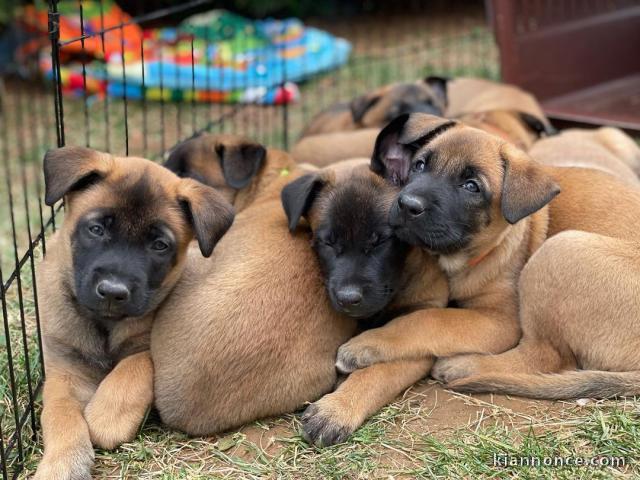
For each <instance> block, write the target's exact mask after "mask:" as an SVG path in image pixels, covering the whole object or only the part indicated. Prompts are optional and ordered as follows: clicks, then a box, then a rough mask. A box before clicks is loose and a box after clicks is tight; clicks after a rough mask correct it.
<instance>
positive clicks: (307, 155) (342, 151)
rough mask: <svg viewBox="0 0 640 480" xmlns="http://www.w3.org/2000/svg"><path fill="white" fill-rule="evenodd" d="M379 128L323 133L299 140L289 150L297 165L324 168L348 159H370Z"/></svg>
mask: <svg viewBox="0 0 640 480" xmlns="http://www.w3.org/2000/svg"><path fill="white" fill-rule="evenodd" d="M378 133H380V129H379V128H364V129H362V130H353V131H351V130H350V131H347V132H335V133H323V134H319V135H309V136H307V137H303V138H301V139H300V140H299V141H298V143H296V144H295V145H294V146H293V148H292V149H291V155H293V158H295V159H296V162H298V163H309V164H311V165H316V166H318V167H326V166H327V165H331V164H332V163H335V162H338V161H340V160H347V159H349V158H356V157H366V158H371V154H372V153H373V145H374V144H375V142H376V137H377V136H378Z"/></svg>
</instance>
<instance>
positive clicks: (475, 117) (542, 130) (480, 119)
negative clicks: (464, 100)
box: [456, 110, 555, 151]
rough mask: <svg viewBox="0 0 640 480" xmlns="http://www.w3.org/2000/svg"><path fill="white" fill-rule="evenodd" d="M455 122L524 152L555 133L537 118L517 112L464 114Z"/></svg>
mask: <svg viewBox="0 0 640 480" xmlns="http://www.w3.org/2000/svg"><path fill="white" fill-rule="evenodd" d="M456 120H459V121H460V122H462V123H464V124H465V125H469V126H470V127H475V128H479V129H480V130H484V131H485V132H487V133H490V134H492V135H495V136H497V137H500V138H502V139H503V140H506V141H507V142H511V143H513V144H514V145H515V146H516V147H518V148H519V149H521V150H524V151H528V150H529V149H530V148H531V146H532V145H533V144H534V142H536V141H537V140H538V139H539V138H540V137H541V136H544V135H550V134H553V133H555V130H553V129H552V128H550V126H549V125H548V124H545V123H544V122H542V121H541V120H539V119H538V118H537V117H534V116H533V115H530V114H528V113H523V112H519V111H517V110H490V111H486V112H474V113H466V114H464V115H461V116H460V117H458V118H457V119H456Z"/></svg>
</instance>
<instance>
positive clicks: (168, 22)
mask: <svg viewBox="0 0 640 480" xmlns="http://www.w3.org/2000/svg"><path fill="white" fill-rule="evenodd" d="M169 3H170V2H169ZM361 3H362V5H359V4H358V2H352V4H351V7H350V8H347V7H346V6H345V7H344V9H340V11H336V12H334V15H332V17H331V19H330V20H328V19H326V18H318V19H308V20H307V21H306V23H307V25H310V26H313V27H315V28H317V29H319V30H325V31H328V32H330V33H332V34H333V35H334V36H335V37H336V38H338V39H340V38H345V39H347V41H348V44H347V43H346V42H345V44H344V45H348V48H349V56H348V61H346V63H344V62H343V61H344V60H347V58H346V57H345V58H337V56H338V55H339V54H340V52H339V51H338V50H335V52H334V53H333V54H334V55H336V58H331V57H327V58H325V59H324V61H326V65H327V66H326V67H323V68H319V67H318V65H317V64H312V63H313V62H312V61H310V60H309V61H307V63H305V61H306V60H305V58H306V57H302V59H300V60H299V61H298V63H295V62H291V61H289V60H290V59H291V58H297V57H296V54H297V53H296V52H297V50H296V48H300V45H299V44H295V42H293V43H292V42H290V41H288V40H290V39H288V38H287V35H286V33H287V32H288V30H285V27H286V26H287V25H289V26H291V27H292V28H293V29H295V28H296V24H287V23H282V24H277V23H276V24H275V25H276V27H278V26H279V27H281V28H283V30H282V31H278V32H276V34H275V36H274V38H275V39H276V40H275V41H273V42H271V43H269V44H268V45H267V46H264V47H263V48H254V47H255V45H253V44H252V43H251V42H252V41H253V40H252V39H251V37H250V36H246V37H242V36H240V37H239V39H237V40H235V43H234V42H230V43H228V44H225V47H224V48H226V49H227V50H228V51H227V50H225V51H223V52H222V54H220V55H217V56H214V55H212V52H213V51H214V50H215V49H216V48H217V49H220V42H219V35H218V33H219V32H217V31H215V30H214V29H212V28H211V27H210V26H207V24H206V23H205V24H204V26H203V27H202V29H200V30H199V31H198V33H197V34H195V33H194V34H189V33H188V32H187V33H186V34H185V32H178V34H176V31H175V30H172V29H170V28H165V27H167V26H172V25H175V24H176V23H177V22H178V21H179V20H180V19H184V18H186V17H188V16H190V15H192V14H194V13H202V12H206V11H208V10H210V9H212V8H214V7H216V6H217V5H216V2H215V1H213V0H192V1H188V2H183V3H175V2H174V3H173V6H170V7H167V8H164V9H161V10H155V11H152V12H149V13H144V14H140V15H138V16H136V17H131V16H129V15H127V14H126V13H124V12H123V11H122V10H120V9H114V8H112V7H113V5H115V3H113V2H110V1H108V0H104V1H89V0H86V1H77V0H69V1H58V0H49V2H48V9H46V10H44V11H40V10H37V9H36V7H35V6H34V5H30V6H29V7H28V8H26V9H25V10H24V11H23V12H22V11H21V13H20V15H25V16H26V15H27V14H29V13H30V14H31V15H32V17H30V18H31V20H33V19H36V20H38V19H39V20H40V21H41V22H42V21H44V22H45V23H44V25H45V31H44V32H40V34H34V36H33V38H31V39H30V40H36V41H37V42H38V44H39V45H46V47H47V48H46V49H44V50H43V49H41V50H40V55H39V56H38V57H37V58H36V59H35V60H36V61H35V65H36V68H37V69H38V72H39V74H40V76H41V77H44V82H42V81H37V82H33V81H29V82H27V81H24V80H23V79H24V78H25V77H28V78H32V77H33V75H27V74H26V72H20V73H21V76H20V77H16V76H15V75H13V76H7V77H5V78H6V80H5V82H4V86H3V87H2V88H3V91H2V109H1V110H0V149H1V155H2V160H1V161H0V172H2V174H1V175H0V177H1V178H2V181H0V299H1V315H2V322H3V332H4V335H3V342H2V343H1V344H0V348H1V349H2V352H0V388H1V389H2V398H1V399H0V456H1V458H0V460H1V462H2V474H3V478H11V477H16V476H17V475H19V473H20V471H21V470H22V469H23V467H24V466H25V464H26V465H27V466H30V465H29V462H32V458H33V455H32V454H33V453H34V451H37V450H38V449H39V448H40V442H39V441H38V436H37V431H38V425H39V419H38V414H39V411H40V405H39V393H40V390H41V386H42V381H43V379H44V374H45V372H44V366H43V359H42V353H41V352H42V339H41V335H40V327H39V310H38V302H37V285H36V270H37V268H38V262H39V261H40V259H41V258H42V256H43V255H44V254H45V253H46V246H47V240H48V238H49V235H50V234H51V233H52V232H54V231H55V228H56V224H59V223H60V222H61V220H62V216H63V214H64V208H63V206H62V204H61V203H60V204H58V205H56V206H54V207H46V206H45V205H44V201H43V196H44V193H43V192H44V183H43V178H42V163H41V161H42V157H43V154H44V152H45V151H46V149H48V148H51V147H56V146H62V145H85V146H89V147H92V148H96V149H98V150H104V151H108V152H112V153H114V154H118V155H135V156H142V157H146V158H150V159H153V160H157V161H161V160H162V159H163V158H164V156H165V155H166V153H167V152H168V151H169V150H170V149H171V148H172V147H173V146H174V145H175V144H176V143H178V142H180V141H181V140H184V139H186V138H189V137H190V136H192V135H194V134H197V133H199V132H212V133H216V132H226V133H237V134H242V135H245V136H248V137H250V138H253V139H255V140H257V141H260V142H262V143H265V144H267V145H269V146H275V147H279V148H287V147H289V146H291V145H292V144H293V142H295V141H296V139H297V138H298V136H299V134H300V132H301V131H302V129H303V127H304V125H305V124H306V123H307V121H308V120H309V119H310V118H311V117H312V116H313V115H314V114H316V113H317V112H318V111H320V110H322V109H323V108H326V107H327V106H329V105H331V104H333V103H335V102H338V101H346V100H349V99H351V98H353V97H354V96H356V95H360V94H363V93H365V92H367V91H368V90H370V89H372V88H375V87H378V86H381V85H384V84H388V83H391V82H395V81H414V80H416V79H419V78H422V77H425V76H427V75H444V76H458V75H472V76H482V77H488V78H497V77H498V60H497V51H496V48H495V45H494V41H493V38H492V34H491V32H490V31H489V30H488V28H487V27H486V25H485V21H484V11H483V9H482V5H481V4H476V3H472V2H471V3H468V4H466V3H465V5H463V6H462V7H459V6H456V7H455V8H454V7H451V6H450V5H448V4H446V3H445V4H443V3H439V2H435V3H434V6H433V7H431V6H427V5H425V3H426V2H406V3H404V4H403V5H400V4H399V3H398V5H396V6H395V7H394V6H392V7H389V6H388V5H387V6H386V7H385V8H384V9H382V10H375V9H374V10H372V11H368V7H367V5H369V2H361ZM122 4H123V5H124V2H123V3H122ZM354 4H355V5H356V6H357V7H358V8H356V9H355V10H354V9H353V8H354V7H353V5H354ZM36 5H37V3H36ZM429 5H431V2H430V3H429ZM443 5H444V6H443ZM29 9H31V10H29ZM354 11H356V12H358V15H357V16H356V15H355V14H354ZM70 18H73V19H74V21H75V22H76V24H75V25H76V26H77V31H75V33H74V32H71V33H70V31H69V29H68V24H67V23H66V21H67V20H69V19H70ZM148 27H154V28H153V30H151V29H150V28H148ZM151 32H153V33H151ZM172 35H173V36H172ZM176 35H177V36H176ZM19 40H20V39H19ZM22 40H24V39H22ZM18 43H20V44H22V43H23V42H22V41H20V42H18ZM306 47H307V48H311V46H309V45H307V46H306ZM215 51H216V52H218V53H220V51H219V50H215ZM247 52H251V56H250V57H249V56H248V54H247ZM43 53H44V54H43ZM342 54H344V52H342ZM96 59H97V60H99V61H96ZM216 62H221V64H216ZM252 64H253V65H258V66H262V67H264V68H262V69H260V68H257V69H256V70H255V72H254V73H255V75H252V74H251V72H253V71H252V70H251V69H250V68H249V67H250V65H252ZM338 65H342V66H341V67H340V68H335V67H337V66H338ZM176 66H177V67H176ZM231 67H233V68H231ZM294 67H295V69H294ZM265 70H266V73H268V74H269V76H270V78H271V80H272V84H270V85H269V87H265V83H264V74H265ZM234 72H236V73H234ZM237 72H243V74H238V73H237ZM247 72H249V73H247ZM293 82H295V83H297V86H295V85H293ZM220 86H223V87H224V88H220ZM7 92H8V93H7ZM265 92H266V93H265ZM268 95H273V96H272V97H271V99H270V100H265V98H267V97H268ZM292 100H296V101H294V102H292Z"/></svg>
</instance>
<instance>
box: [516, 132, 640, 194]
mask: <svg viewBox="0 0 640 480" xmlns="http://www.w3.org/2000/svg"><path fill="white" fill-rule="evenodd" d="M529 154H530V155H531V157H532V158H533V159H534V160H537V161H538V162H540V163H544V164H545V165H554V166H557V167H586V168H597V169H598V170H602V171H604V172H607V173H610V174H611V175H614V176H615V177H617V178H618V179H619V180H621V181H623V182H626V183H628V184H630V185H632V186H636V187H637V186H638V185H640V182H639V181H638V174H639V173H640V147H639V146H638V144H637V143H636V142H634V141H633V139H632V138H631V137H629V136H628V135H627V134H626V133H624V132H623V131H622V130H620V129H617V128H613V127H602V128H598V129H595V130H587V129H578V128H574V129H570V130H564V131H563V132H562V133H560V134H559V135H556V136H554V137H552V138H545V139H543V140H540V141H538V142H536V143H535V145H534V146H533V148H532V149H531V150H530V151H529Z"/></svg>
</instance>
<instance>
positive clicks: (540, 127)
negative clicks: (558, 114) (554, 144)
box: [518, 112, 558, 137]
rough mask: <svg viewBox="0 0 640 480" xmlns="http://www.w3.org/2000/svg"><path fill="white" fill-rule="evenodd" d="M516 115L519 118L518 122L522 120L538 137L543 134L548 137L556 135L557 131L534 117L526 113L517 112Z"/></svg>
mask: <svg viewBox="0 0 640 480" xmlns="http://www.w3.org/2000/svg"><path fill="white" fill-rule="evenodd" d="M518 115H519V116H520V120H522V122H523V123H524V124H525V125H526V126H527V127H529V128H530V129H531V130H533V131H534V132H536V133H537V134H538V136H539V137H540V136H542V135H543V134H544V135H547V136H549V135H555V134H556V133H558V131H557V130H556V129H555V128H553V126H552V125H551V124H550V123H549V122H545V121H544V120H542V119H540V118H538V117H536V116H535V115H531V114H530V113H526V112H518Z"/></svg>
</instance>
